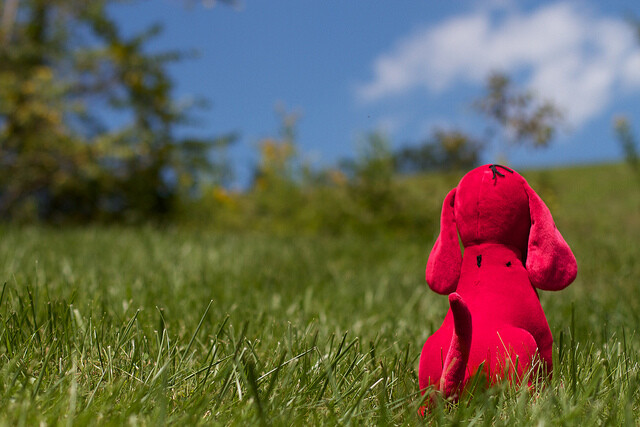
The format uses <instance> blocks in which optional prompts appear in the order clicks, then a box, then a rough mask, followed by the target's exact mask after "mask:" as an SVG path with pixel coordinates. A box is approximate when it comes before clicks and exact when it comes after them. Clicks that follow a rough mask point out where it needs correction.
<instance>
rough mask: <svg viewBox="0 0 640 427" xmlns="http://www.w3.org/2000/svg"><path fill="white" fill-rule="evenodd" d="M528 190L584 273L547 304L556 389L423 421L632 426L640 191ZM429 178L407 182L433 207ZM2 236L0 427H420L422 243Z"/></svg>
mask: <svg viewBox="0 0 640 427" xmlns="http://www.w3.org/2000/svg"><path fill="white" fill-rule="evenodd" d="M523 174H524V175H525V177H527V179H528V180H529V182H530V183H531V184H532V186H533V187H534V189H536V190H537V191H538V192H539V193H540V194H541V195H542V197H543V198H544V199H545V200H546V201H547V202H548V205H549V206H550V208H551V210H552V213H553V214H554V217H555V219H556V223H557V225H558V227H559V228H560V230H561V232H562V233H563V235H564V236H565V238H566V240H567V241H568V242H569V244H570V245H571V247H572V248H573V250H574V253H575V255H576V258H577V259H578V265H579V273H578V279H577V280H576V282H575V283H574V284H573V285H571V286H570V287H569V288H567V289H566V290H564V291H561V292H558V293H550V292H541V300H542V305H543V307H544V309H545V312H546V314H547V318H548V320H549V324H550V326H551V330H552V332H553V334H554V337H555V341H556V346H555V352H554V358H555V371H554V376H553V379H552V380H551V381H550V382H549V383H548V384H547V385H546V387H544V388H543V389H541V390H535V391H530V390H528V389H527V388H526V387H525V388H518V387H515V386H509V385H508V384H504V385H501V386H498V387H494V388H491V389H478V390H476V391H475V392H474V395H473V396H466V397H465V398H463V399H462V400H461V402H460V403H458V404H456V405H444V404H442V405H440V406H438V407H436V408H434V410H433V411H432V412H431V413H430V414H429V415H428V417H427V421H432V422H434V421H435V422H439V423H451V424H454V423H458V422H464V423H465V424H466V423H474V424H482V425H531V424H538V423H543V424H547V425H557V424H578V423H580V424H582V425H593V424H608V425H621V424H625V423H626V424H628V425H635V423H636V421H635V420H637V419H640V392H639V391H638V390H639V389H640V365H639V362H640V358H639V356H638V352H639V351H640V337H639V334H640V330H639V329H640V263H639V262H638V256H639V255H640V242H639V241H640V184H639V183H638V182H637V181H636V180H634V177H633V176H632V175H631V174H630V173H629V172H628V171H627V169H626V167H625V166H624V165H612V166H589V167H574V168H566V169H562V170H550V171H542V172H540V171H538V172H530V173H526V172H525V173H523ZM433 179H434V178H433V177H431V178H430V177H422V178H415V179H412V180H411V183H410V185H413V186H418V187H421V188H423V189H424V190H423V191H425V192H429V191H433V190H431V189H432V186H431V184H430V182H431V181H430V180H433ZM441 187H442V186H441V185H439V186H437V188H438V190H437V191H442V190H441ZM444 195H445V193H442V194H441V195H439V196H438V199H440V200H441V199H442V198H443V197H444ZM420 208H421V207H420V206H416V209H420ZM0 236H1V239H0V284H2V283H4V284H3V285H2V293H1V296H0V360H1V362H0V403H1V404H0V423H1V424H10V425H38V424H41V425H42V424H43V423H44V424H77V425H85V424H112V425H122V424H125V425H159V424H168V423H175V424H185V425H187V424H196V423H201V424H232V425H255V424H261V425H272V424H273V425H308V424H329V425H334V424H349V423H353V424H363V425H371V424H382V425H386V424H402V425H413V424H421V423H424V422H425V421H424V420H422V419H420V418H419V417H418V416H417V409H418V407H419V406H420V403H421V400H420V395H419V393H417V389H418V384H417V363H418V357H419V354H420V350H421V347H422V344H423V343H424V341H425V339H426V338H427V337H428V336H429V335H430V334H431V333H432V332H433V331H434V330H435V329H436V328H437V327H438V326H439V325H440V323H441V321H442V319H443V317H444V314H445V312H446V309H447V302H446V298H445V297H442V296H438V295H436V294H434V293H432V292H431V291H429V290H428V289H427V286H426V284H425V283H424V266H425V263H426V260H427V256H428V253H429V251H430V249H431V246H432V244H433V241H434V238H435V235H434V231H433V230H425V232H424V233H416V235H415V236H406V237H393V238H392V237H389V236H387V237H382V236H378V237H372V238H366V237H363V236H360V237H358V236H355V235H353V236H340V237H322V236H296V237H292V236H289V237H286V236H273V235H268V234H260V233H235V234H229V233H225V232H220V231H201V230H187V229H174V228H171V229H166V230H160V229H153V228H143V229H133V228H90V229H67V230H63V231H59V230H54V229H49V228H13V227H9V226H4V227H3V228H2V229H1V230H0Z"/></svg>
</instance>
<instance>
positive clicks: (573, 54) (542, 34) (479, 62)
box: [357, 2, 640, 125]
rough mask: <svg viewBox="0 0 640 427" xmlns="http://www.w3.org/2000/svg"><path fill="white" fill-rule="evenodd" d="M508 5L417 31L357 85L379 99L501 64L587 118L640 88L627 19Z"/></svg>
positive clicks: (572, 115) (568, 8) (576, 116)
mask: <svg viewBox="0 0 640 427" xmlns="http://www.w3.org/2000/svg"><path fill="white" fill-rule="evenodd" d="M501 11H502V12H503V13H501V14H497V13H495V12H496V7H495V4H494V5H493V7H489V8H486V9H484V10H479V11H477V12H473V13H470V14H467V15H462V16H457V17H453V18H451V19H449V20H446V21H444V22H442V23H440V24H439V25H437V26H434V27H429V28H426V29H423V30H421V31H418V32H415V33H413V34H411V35H409V36H408V37H407V38H405V39H403V40H401V41H400V42H399V43H398V44H397V45H396V46H395V47H394V48H393V49H392V50H391V51H390V52H387V53H384V54H382V55H381V56H379V57H378V58H377V59H376V60H375V62H374V64H373V79H372V81H370V82H368V83H365V84H362V85H360V86H359V87H358V88H357V95H358V97H359V98H360V99H361V100H362V101H365V102H372V101H376V100H379V99H382V98H385V97H388V96H395V95H401V94H404V93H407V92H409V91H410V90H412V89H415V88H423V89H427V90H429V91H430V92H433V93H440V92H443V91H446V90H448V89H450V88H452V87H453V86H454V85H456V84H459V83H460V82H467V83H481V82H482V81H483V80H484V79H485V78H486V76H487V75H488V73H489V72H491V71H494V70H501V71H506V72H508V73H524V74H525V75H526V80H525V82H524V84H525V85H526V86H527V87H529V88H530V89H532V90H534V91H535V92H536V93H538V94H539V95H541V96H542V97H544V98H547V99H551V100H553V101H555V102H556V103H557V104H558V105H559V106H560V107H561V108H562V109H564V110H565V112H566V113H567V117H568V119H569V120H570V122H571V123H572V124H573V125H580V124H582V123H584V122H585V121H587V120H588V119H590V118H592V117H594V116H595V115H597V114H598V113H599V112H601V111H602V109H603V108H605V107H606V106H607V105H608V104H609V103H610V102H611V100H612V98H613V97H614V96H615V95H616V93H617V91H619V90H621V89H624V90H625V91H627V92H628V91H633V90H639V89H640V48H639V44H638V42H637V40H636V38H635V34H634V33H633V30H632V28H631V27H630V26H629V24H628V23H627V22H625V21H623V20H622V19H611V18H606V17H598V16H594V15H593V14H592V13H591V12H590V11H588V10H586V9H584V8H583V7H580V6H578V5H576V4H575V3H564V2H563V3H554V4H551V5H548V6H544V7H541V8H539V9H537V10H534V11H532V12H529V13H522V12H518V11H516V10H515V9H514V8H511V7H508V5H507V6H505V8H503V9H501ZM497 16H502V17H501V18H498V17H497Z"/></svg>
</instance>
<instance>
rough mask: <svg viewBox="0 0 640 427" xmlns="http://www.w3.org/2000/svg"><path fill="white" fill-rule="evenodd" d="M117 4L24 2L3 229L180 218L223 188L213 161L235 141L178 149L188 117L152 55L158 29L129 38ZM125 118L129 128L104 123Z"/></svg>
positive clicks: (0, 111)
mask: <svg viewBox="0 0 640 427" xmlns="http://www.w3.org/2000/svg"><path fill="white" fill-rule="evenodd" d="M109 3H110V2H109V1H105V0H102V1H92V2H80V1H75V0H59V1H55V2H50V1H44V0H25V1H21V2H19V3H15V2H14V6H16V7H17V9H16V13H15V16H14V17H13V19H9V18H7V19H9V22H11V26H10V27H7V28H6V29H5V30H4V31H3V34H2V37H3V39H4V41H5V43H3V44H2V45H1V46H0V164H1V165H2V168H1V171H0V217H3V218H5V219H6V218H8V219H20V220H25V219H26V220H28V219H29V218H30V217H31V216H32V217H33V219H43V220H47V221H68V220H80V221H86V220H95V219H121V220H122V219H125V220H134V221H135V220H139V219H142V218H145V217H148V216H156V215H164V214H168V213H171V212H172V210H173V209H174V207H175V203H176V201H177V197H178V196H179V195H183V194H187V195H188V194H190V193H191V192H197V191H199V186H200V184H201V183H202V182H203V181H210V180H214V179H223V178H224V172H225V170H224V165H223V164H221V163H219V161H218V160H217V159H216V158H215V157H213V156H210V154H211V150H212V149H215V148H224V147H225V146H226V145H227V144H228V143H229V142H230V141H231V139H232V138H231V137H225V138H193V137H187V138H183V137H179V136H177V133H178V132H177V131H178V128H179V126H181V125H184V124H187V123H188V121H189V118H190V115H189V110H187V109H184V108H182V107H179V106H178V104H177V103H176V101H175V100H174V99H173V94H172V86H173V85H172V82H171V80H170V78H169V76H168V74H167V71H166V68H167V66H168V64H170V63H171V62H174V61H177V60H180V59H182V57H183V56H184V55H183V54H181V53H179V52H163V53H148V52H147V51H148V48H147V45H148V42H149V41H150V40H151V39H152V38H153V37H154V36H156V35H157V34H158V33H159V32H160V27H159V26H154V27H151V28H149V29H148V30H146V31H143V32H142V33H140V34H137V35H134V36H132V37H124V36H122V35H121V34H120V31H119V29H118V27H117V25H116V24H115V22H113V21H112V20H111V19H110V18H109V17H108V15H107V13H106V6H107V5H108V4H109ZM114 115H116V116H117V117H119V118H120V120H118V121H121V122H122V125H118V126H114V125H113V124H109V123H107V121H106V120H101V118H102V117H105V116H111V117H113V116H114Z"/></svg>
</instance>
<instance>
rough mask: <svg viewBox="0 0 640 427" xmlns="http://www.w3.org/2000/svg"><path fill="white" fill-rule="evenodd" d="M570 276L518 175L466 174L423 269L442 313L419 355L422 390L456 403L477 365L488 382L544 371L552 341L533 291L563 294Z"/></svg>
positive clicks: (558, 244) (572, 265) (572, 267)
mask: <svg viewBox="0 0 640 427" xmlns="http://www.w3.org/2000/svg"><path fill="white" fill-rule="evenodd" d="M460 242H461V243H462V246H463V247H464V255H463V254H462V251H461V248H460ZM576 274H577V264H576V260H575V257H574V256H573V253H572V252H571V249H570V248H569V246H568V245H567V243H566V242H565V241H564V239H563V238H562V236H561V234H560V232H559V231H558V230H557V228H556V226H555V224H554V222H553V218H552V217H551V213H550V212H549V209H548V208H547V206H546V205H545V204H544V202H543V201H542V199H541V198H540V197H539V196H538V195H537V194H536V193H535V192H534V191H533V190H532V189H531V187H530V186H529V184H528V183H527V182H526V181H525V179H524V178H523V177H522V176H520V175H519V174H518V173H516V172H515V171H513V170H511V169H509V168H506V167H504V166H500V165H484V166H480V167H478V168H476V169H474V170H472V171H470V172H469V173H467V174H466V175H465V176H464V177H463V178H462V180H461V181H460V183H459V184H458V186H457V187H456V188H454V189H453V190H451V192H449V194H448V195H447V196H446V198H445V200H444V204H443V207H442V217H441V223H440V234H439V236H438V238H437V240H436V242H435V245H434V247H433V250H432V251H431V254H430V255H429V259H428V262H427V268H426V280H427V283H428V285H429V287H430V288H431V289H432V290H433V291H435V292H437V293H439V294H443V295H448V296H449V305H450V308H449V311H448V312H447V315H446V317H445V319H444V322H443V323H442V326H441V327H440V328H439V329H438V330H437V331H436V332H435V333H434V334H433V335H431V336H430V337H429V338H428V339H427V342H426V343H425V344H424V347H423V349H422V354H421V356H420V369H419V382H420V389H421V390H423V393H424V390H425V389H426V388H427V387H429V386H433V387H434V388H435V389H437V390H440V391H441V392H442V393H443V394H444V396H445V397H449V398H456V397H457V396H458V394H459V392H460V391H461V390H462V389H463V387H464V385H465V383H466V382H467V380H468V379H469V378H470V377H471V376H473V375H474V374H475V373H476V371H477V370H478V369H479V367H480V366H483V368H482V369H483V372H484V374H485V375H486V376H487V378H488V380H489V382H490V383H495V382H496V381H499V380H501V379H503V378H505V376H506V377H508V378H511V379H516V381H517V379H518V378H522V376H523V374H525V373H526V372H527V371H528V370H529V369H530V368H532V367H533V364H534V363H541V365H542V366H541V368H542V369H544V371H545V372H547V373H549V374H550V373H551V370H552V359H551V352H552V344H553V338H552V336H551V331H550V330H549V325H548V324H547V320H546V317H545V315H544V312H543V311H542V306H541V305H540V301H539V298H538V295H537V291H536V288H537V289H543V290H551V291H556V290H560V289H563V288H565V287H566V286H568V285H569V284H570V283H571V282H572V281H573V280H574V279H575V277H576ZM514 377H515V378H514Z"/></svg>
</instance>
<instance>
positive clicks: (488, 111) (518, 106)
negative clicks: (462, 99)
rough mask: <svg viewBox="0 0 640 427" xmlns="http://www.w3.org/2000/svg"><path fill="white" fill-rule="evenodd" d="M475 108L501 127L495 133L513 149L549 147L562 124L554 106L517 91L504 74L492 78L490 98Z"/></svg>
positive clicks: (489, 85)
mask: <svg viewBox="0 0 640 427" xmlns="http://www.w3.org/2000/svg"><path fill="white" fill-rule="evenodd" d="M475 108H476V109H477V110H478V111H479V112H480V113H481V114H483V115H484V116H486V117H487V118H488V119H490V120H491V121H493V122H494V123H495V125H497V128H496V129H493V130H492V133H494V134H495V133H498V132H499V133H501V134H502V136H503V138H505V142H506V143H508V144H512V145H516V144H518V145H525V146H532V147H546V146H547V145H548V144H549V142H550V141H551V139H552V138H553V136H554V135H555V133H556V129H557V127H558V125H560V124H561V123H562V114H561V112H560V110H558V108H557V107H556V106H555V105H554V104H553V103H551V102H550V101H544V100H542V101H541V100H539V99H537V97H536V96H535V95H534V94H533V93H532V92H529V91H523V90H520V89H519V88H517V87H514V84H513V83H512V81H511V79H510V78H509V77H508V76H507V75H505V74H502V73H492V74H490V75H489V77H488V78H487V85H486V94H485V95H484V96H483V97H482V98H480V99H478V100H477V101H476V102H475ZM505 148H506V147H505Z"/></svg>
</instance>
